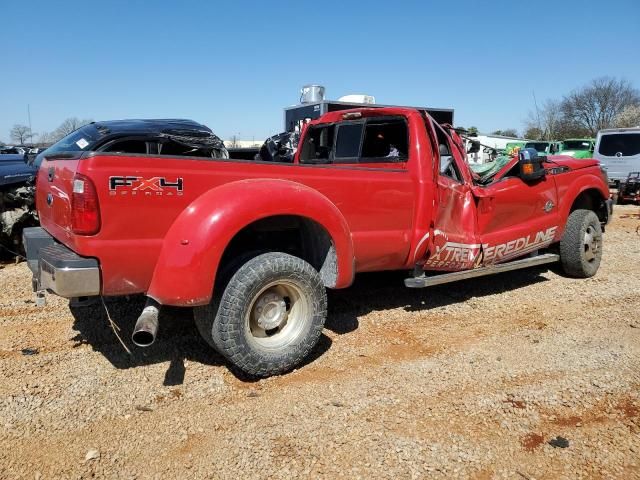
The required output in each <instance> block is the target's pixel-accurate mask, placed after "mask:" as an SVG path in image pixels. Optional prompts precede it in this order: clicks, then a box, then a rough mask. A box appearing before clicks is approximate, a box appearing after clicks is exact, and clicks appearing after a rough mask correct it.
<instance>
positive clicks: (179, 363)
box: [0, 206, 640, 480]
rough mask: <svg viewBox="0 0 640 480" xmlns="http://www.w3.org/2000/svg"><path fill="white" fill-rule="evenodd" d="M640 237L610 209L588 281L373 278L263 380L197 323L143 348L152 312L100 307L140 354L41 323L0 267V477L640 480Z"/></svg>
mask: <svg viewBox="0 0 640 480" xmlns="http://www.w3.org/2000/svg"><path fill="white" fill-rule="evenodd" d="M638 225H640V208H638V207H634V206H623V207H618V208H617V210H616V214H615V219H614V221H613V223H612V224H611V225H610V226H609V227H608V229H607V233H606V235H605V253H604V259H603V263H602V266H601V268H600V271H599V273H598V274H597V275H596V276H595V277H594V278H592V279H588V280H573V279H568V278H564V277H562V276H559V275H558V274H556V273H554V272H553V271H547V270H544V269H539V270H534V271H520V272H512V273H509V274H503V275H502V276H496V277H485V278H480V279H475V280H469V281H466V282H464V283H458V284H450V285H445V286H442V287H435V288H432V289H426V290H417V291H414V290H409V289H405V288H404V287H403V286H402V282H401V281H402V278H403V277H402V275H399V274H395V273H392V274H389V273H386V274H373V275H363V276H361V277H359V278H358V280H357V282H356V284H355V285H354V286H353V287H352V288H351V289H349V290H344V291H339V292H330V297H329V302H330V311H329V319H328V322H327V328H326V330H325V334H324V336H323V337H322V340H321V342H320V345H319V346H318V348H317V349H316V351H315V352H314V355H313V358H312V359H311V360H310V361H309V363H307V364H306V365H305V366H303V367H302V368H300V369H299V370H297V371H295V372H292V373H290V374H288V375H285V376H281V377H276V378H271V379H267V380H261V381H257V382H254V381H251V380H250V379H247V378H245V377H243V376H242V375H241V374H240V373H238V372H234V371H232V370H230V369H229V368H228V366H227V365H225V364H224V362H223V361H222V358H221V357H220V356H218V355H216V354H215V353H213V352H212V351H211V350H210V349H209V348H208V347H207V346H206V344H205V343H204V342H203V341H202V340H200V338H199V337H198V336H197V333H196V329H195V326H194V324H193V320H192V317H191V315H190V312H189V311H187V310H181V309H166V310H164V311H163V313H162V319H161V332H160V338H159V341H158V342H157V343H156V345H154V346H153V347H151V348H150V349H147V350H140V349H134V348H133V346H132V345H131V343H130V341H129V335H130V332H131V329H132V327H133V323H134V321H135V318H136V316H137V314H138V313H139V311H140V310H141V308H142V304H143V303H142V299H141V298H137V297H135V298H120V299H110V300H107V302H106V306H107V307H108V309H109V312H110V313H111V317H112V318H113V319H114V321H115V322H116V323H117V324H118V325H119V326H120V328H121V329H122V330H121V335H122V337H123V339H125V342H126V344H127V345H128V346H129V347H130V348H132V354H131V355H129V354H127V353H126V352H125V350H124V349H123V347H122V346H121V345H120V343H119V342H118V340H117V339H116V337H115V335H114V334H113V332H112V330H111V328H110V327H109V324H108V320H107V317H106V315H105V312H104V308H103V307H102V305H94V306H89V307H70V306H69V304H68V302H67V301H66V300H63V299H59V298H55V297H48V305H47V306H46V307H44V308H36V307H35V305H34V302H33V295H32V292H31V291H30V273H29V272H28V269H27V267H26V265H25V264H19V265H5V266H4V267H3V268H1V269H0V379H1V382H0V478H31V479H33V478H35V479H38V478H43V479H44V478H88V477H98V478H102V477H107V478H160V477H169V478H186V477H192V478H223V479H224V478H230V479H234V480H235V479H237V478H295V477H302V476H306V477H310V478H332V479H333V478H340V477H343V478H367V479H368V478H394V479H395V478H476V479H488V478H509V479H524V480H526V479H544V478H548V479H558V478H572V479H573V478H621V479H622V478H624V479H629V478H640V390H639V386H640V355H639V354H640V315H639V313H638V312H640V298H639V288H638V287H640V236H638V234H637V233H636V227H637V226H638ZM557 437H562V438H557ZM554 439H555V441H553V440H554ZM563 440H566V442H565V441H563ZM549 442H551V443H553V444H555V445H556V446H553V445H552V444H550V443H549ZM567 442H568V445H567ZM562 447H565V448H562Z"/></svg>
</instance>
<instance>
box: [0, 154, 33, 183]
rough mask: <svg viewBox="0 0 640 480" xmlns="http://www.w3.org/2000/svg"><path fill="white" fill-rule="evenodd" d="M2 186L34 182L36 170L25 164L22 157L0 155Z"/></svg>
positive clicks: (0, 181) (0, 180) (0, 179)
mask: <svg viewBox="0 0 640 480" xmlns="http://www.w3.org/2000/svg"><path fill="white" fill-rule="evenodd" d="M0 157H15V158H13V159H11V158H0V186H4V185H13V184H16V183H25V182H28V181H31V180H33V178H34V177H35V175H36V171H37V170H36V168H34V167H32V166H29V165H27V164H26V163H24V157H23V156H22V155H0Z"/></svg>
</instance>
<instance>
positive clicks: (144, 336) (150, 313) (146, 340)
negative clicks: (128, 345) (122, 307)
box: [131, 298, 160, 347]
mask: <svg viewBox="0 0 640 480" xmlns="http://www.w3.org/2000/svg"><path fill="white" fill-rule="evenodd" d="M159 307H160V304H158V302H156V301H154V300H151V299H150V298H148V299H147V303H146V305H145V306H144V309H143V310H142V313H141V314H140V316H139V317H138V320H137V321H136V326H135V327H134V328H133V334H131V341H132V342H133V343H134V344H136V345H137V346H138V347H148V346H150V345H151V344H153V342H155V341H156V334H157V333H158V314H159V313H160V309H159Z"/></svg>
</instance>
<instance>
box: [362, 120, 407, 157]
mask: <svg viewBox="0 0 640 480" xmlns="http://www.w3.org/2000/svg"><path fill="white" fill-rule="evenodd" d="M408 158H409V141H408V131H407V124H406V122H405V121H404V119H402V118H398V119H385V120H370V121H368V122H367V125H366V127H365V132H364V142H363V144H362V158H361V159H360V161H361V162H364V163H366V162H370V161H381V160H382V161H401V162H406V161H407V159H408Z"/></svg>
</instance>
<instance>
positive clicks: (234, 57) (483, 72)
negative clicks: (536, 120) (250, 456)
mask: <svg viewBox="0 0 640 480" xmlns="http://www.w3.org/2000/svg"><path fill="white" fill-rule="evenodd" d="M0 12H2V18H3V22H2V23H3V26H2V29H1V30H0V58H1V59H2V63H3V68H2V73H1V74H0V140H3V141H5V142H7V141H9V130H10V129H11V126H12V125H13V124H15V123H23V124H26V123H27V104H29V105H30V108H31V120H32V125H33V130H34V132H43V131H51V130H53V129H55V128H56V127H57V126H58V125H59V124H60V123H61V122H62V120H64V119H65V118H67V117H79V118H92V119H94V120H109V119H117V118H158V117H174V118H175V117H179V118H181V117H185V118H192V119H194V120H197V121H200V122H202V123H205V124H206V125H208V126H210V127H211V128H212V129H213V130H214V132H216V133H217V134H218V135H219V136H221V137H224V138H228V137H230V136H231V135H234V134H235V135H237V134H240V137H241V138H245V139H251V138H253V137H255V138H256V139H262V138H265V137H267V136H268V135H271V134H273V133H276V132H279V131H281V130H282V128H283V125H282V123H283V120H282V108H283V107H285V106H289V105H292V104H295V103H297V100H298V92H299V89H300V87H301V86H302V85H304V84H307V83H319V84H322V85H325V86H326V88H327V96H328V98H334V99H335V98H337V97H339V96H341V95H344V94H348V93H367V94H371V95H374V96H375V97H376V99H377V101H378V103H387V104H400V105H425V106H433V107H450V108H454V109H455V110H456V124H458V125H462V126H471V125H475V126H477V127H479V128H480V130H481V131H491V130H495V129H499V128H500V129H504V128H509V127H515V128H517V129H519V130H522V127H523V121H524V120H525V118H526V116H527V112H528V111H529V110H530V109H532V108H533V100H532V91H534V90H535V94H536V97H537V99H538V102H541V101H543V100H544V99H546V98H552V97H560V96H561V95H562V94H564V93H567V92H569V91H570V90H572V89H574V88H577V87H579V86H581V85H583V84H585V83H587V82H588V81H590V80H591V79H593V78H595V77H599V76H603V75H611V76H617V77H622V78H626V79H627V80H629V81H631V82H632V83H633V84H634V85H635V86H636V87H639V88H640V50H638V47H639V46H640V1H638V0H628V1H624V0H622V1H617V0H613V1H608V2H588V1H584V2H583V1H555V2H546V1H536V2H519V1H516V0H512V1H510V2H489V1H485V2H481V1H478V2H475V1H466V0H461V1H457V2H448V1H438V2H431V1H405V2H403V1H395V2H390V1H384V2H378V1H367V2H355V1H352V2H351V1H346V0H343V1H324V2H318V1H316V2H308V1H304V0H299V1H297V2H293V1H292V2H243V1H235V2H226V1H220V2H204V1H202V2H195V1H186V0H184V1H181V2H168V1H155V2H142V1H128V2H124V1H123V2H109V1H102V2H97V1H93V2H92V1H87V0H85V1H83V2H71V1H69V2H65V1H61V2H50V1H47V2H38V1H28V2H27V1H24V2H17V1H16V2H3V5H2V7H1V8H0Z"/></svg>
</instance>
